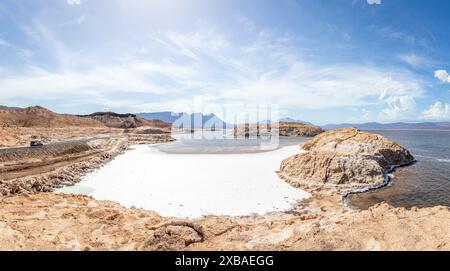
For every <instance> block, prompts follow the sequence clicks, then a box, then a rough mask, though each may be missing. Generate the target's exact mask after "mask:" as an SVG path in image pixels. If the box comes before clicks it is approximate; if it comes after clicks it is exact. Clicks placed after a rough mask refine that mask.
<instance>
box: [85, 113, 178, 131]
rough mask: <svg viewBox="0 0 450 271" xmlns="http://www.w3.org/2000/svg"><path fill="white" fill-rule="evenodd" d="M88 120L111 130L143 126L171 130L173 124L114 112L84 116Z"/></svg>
mask: <svg viewBox="0 0 450 271" xmlns="http://www.w3.org/2000/svg"><path fill="white" fill-rule="evenodd" d="M83 117H84V118H86V119H93V120H96V121H99V122H101V123H103V124H104V125H105V126H107V127H110V128H122V129H129V128H137V127H142V126H150V127H154V128H159V129H161V128H163V129H169V130H170V128H171V126H172V124H171V123H167V122H164V121H162V120H146V119H143V118H141V117H138V116H136V115H135V114H118V113H114V112H97V113H93V114H90V115H86V116H83Z"/></svg>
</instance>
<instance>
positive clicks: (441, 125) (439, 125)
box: [322, 122, 450, 130]
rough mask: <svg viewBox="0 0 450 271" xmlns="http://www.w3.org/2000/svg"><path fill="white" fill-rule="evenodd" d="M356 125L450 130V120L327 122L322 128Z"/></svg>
mask: <svg viewBox="0 0 450 271" xmlns="http://www.w3.org/2000/svg"><path fill="white" fill-rule="evenodd" d="M346 127H355V128H358V129H361V130H450V122H419V123H406V122H396V123H378V122H367V123H359V124H354V123H342V124H327V125H323V126H322V128H323V129H325V130H331V129H337V128H346Z"/></svg>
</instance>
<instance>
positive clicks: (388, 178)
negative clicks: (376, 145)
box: [342, 159, 417, 208]
mask: <svg viewBox="0 0 450 271" xmlns="http://www.w3.org/2000/svg"><path fill="white" fill-rule="evenodd" d="M415 163H417V160H416V159H414V160H412V161H410V162H408V163H404V164H400V165H391V166H390V169H389V170H387V171H386V172H385V173H384V174H383V175H384V181H383V182H382V183H380V184H378V185H370V186H367V187H365V188H362V189H357V190H353V191H349V192H346V193H345V194H344V195H343V196H342V203H343V204H345V205H347V206H349V207H350V208H353V207H352V206H351V205H349V203H348V197H349V196H351V195H357V194H363V193H368V192H372V191H375V190H378V189H382V188H385V187H388V186H390V185H391V184H392V182H393V180H392V179H393V178H392V177H391V176H389V174H391V173H394V172H395V170H396V169H397V168H402V167H407V166H411V165H414V164H415Z"/></svg>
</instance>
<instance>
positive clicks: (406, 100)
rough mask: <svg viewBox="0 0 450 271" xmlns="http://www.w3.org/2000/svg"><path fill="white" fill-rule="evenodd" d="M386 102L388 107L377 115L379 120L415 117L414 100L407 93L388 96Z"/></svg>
mask: <svg viewBox="0 0 450 271" xmlns="http://www.w3.org/2000/svg"><path fill="white" fill-rule="evenodd" d="M386 102H387V104H388V107H387V108H385V109H383V110H382V111H381V112H380V113H379V115H378V119H379V120H380V121H383V122H389V121H399V120H411V119H415V118H416V117H417V106H416V101H415V99H414V98H413V97H411V96H409V95H403V96H390V97H389V98H387V100H386Z"/></svg>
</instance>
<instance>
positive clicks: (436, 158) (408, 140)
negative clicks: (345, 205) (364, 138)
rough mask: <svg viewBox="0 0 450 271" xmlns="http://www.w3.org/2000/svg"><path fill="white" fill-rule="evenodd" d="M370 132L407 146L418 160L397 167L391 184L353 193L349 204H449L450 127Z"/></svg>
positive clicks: (401, 205)
mask: <svg viewBox="0 0 450 271" xmlns="http://www.w3.org/2000/svg"><path fill="white" fill-rule="evenodd" d="M371 132H375V133H378V134H381V135H383V136H386V137H387V138H389V139H391V140H393V141H395V142H397V143H399V144H401V145H402V146H404V147H406V148H407V149H408V150H410V151H411V153H412V154H413V155H414V157H415V158H416V159H417V163H416V164H414V165H412V166H409V167H405V168H400V169H397V171H396V172H395V173H394V179H393V182H392V185H390V186H389V187H386V188H383V189H379V190H376V191H373V192H368V193H364V194H359V195H353V196H350V197H349V203H350V205H352V206H355V207H357V208H361V209H367V208H369V207H370V206H372V205H374V204H376V203H380V202H383V201H384V202H388V203H389V204H391V205H393V206H396V207H406V208H410V207H413V206H417V207H430V206H436V205H445V206H450V131H406V130H402V131H371Z"/></svg>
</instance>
